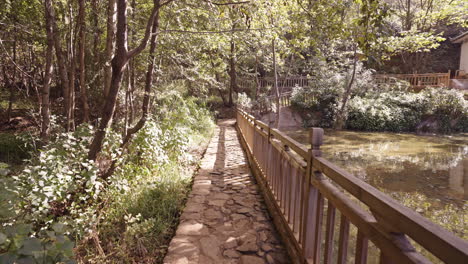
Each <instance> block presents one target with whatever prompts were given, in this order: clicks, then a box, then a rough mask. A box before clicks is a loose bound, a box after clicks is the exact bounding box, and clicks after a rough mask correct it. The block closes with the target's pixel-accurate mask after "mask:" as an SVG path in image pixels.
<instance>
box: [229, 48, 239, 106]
mask: <svg viewBox="0 0 468 264" xmlns="http://www.w3.org/2000/svg"><path fill="white" fill-rule="evenodd" d="M229 77H230V81H231V82H230V85H229V106H232V105H233V100H232V93H233V92H234V91H235V90H237V73H236V45H235V43H234V40H231V57H230V58H229Z"/></svg>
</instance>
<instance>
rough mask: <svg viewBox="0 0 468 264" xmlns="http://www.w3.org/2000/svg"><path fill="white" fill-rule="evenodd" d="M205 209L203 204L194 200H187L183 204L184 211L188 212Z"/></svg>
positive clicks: (197, 211) (198, 211)
mask: <svg viewBox="0 0 468 264" xmlns="http://www.w3.org/2000/svg"><path fill="white" fill-rule="evenodd" d="M204 209H205V206H204V205H203V204H200V203H196V202H189V203H187V205H186V206H185V210H184V212H189V213H200V212H202V211H203V210H204Z"/></svg>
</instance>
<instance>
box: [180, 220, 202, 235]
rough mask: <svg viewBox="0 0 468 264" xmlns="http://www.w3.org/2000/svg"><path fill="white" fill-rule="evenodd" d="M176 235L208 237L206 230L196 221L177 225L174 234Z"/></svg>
mask: <svg viewBox="0 0 468 264" xmlns="http://www.w3.org/2000/svg"><path fill="white" fill-rule="evenodd" d="M176 234H177V235H188V236H206V235H208V228H207V227H206V226H205V225H204V224H201V223H199V222H197V221H194V220H189V221H187V222H183V223H181V224H180V225H179V228H178V229H177V232H176Z"/></svg>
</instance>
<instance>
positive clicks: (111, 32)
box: [104, 0, 117, 99]
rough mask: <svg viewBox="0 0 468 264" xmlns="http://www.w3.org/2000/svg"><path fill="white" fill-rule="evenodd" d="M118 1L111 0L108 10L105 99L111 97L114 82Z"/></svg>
mask: <svg viewBox="0 0 468 264" xmlns="http://www.w3.org/2000/svg"><path fill="white" fill-rule="evenodd" d="M116 7H117V6H116V0H109V6H108V9H107V39H106V64H105V66H104V99H106V97H107V96H108V95H109V89H110V86H111V82H112V68H113V66H112V57H113V56H114V48H115V41H114V40H115V32H116V14H117V13H116Z"/></svg>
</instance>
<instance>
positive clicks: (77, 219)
mask: <svg viewBox="0 0 468 264" xmlns="http://www.w3.org/2000/svg"><path fill="white" fill-rule="evenodd" d="M158 100H159V102H158V108H157V109H154V110H153V111H152V115H151V118H150V119H149V120H148V121H147V123H146V125H145V126H144V128H143V129H141V130H140V131H139V132H138V133H137V134H136V135H135V136H134V138H133V140H132V142H131V144H130V145H129V147H128V148H127V149H121V148H120V147H119V142H121V140H122V136H121V135H120V133H116V132H115V131H113V130H111V131H109V133H108V136H107V137H106V140H105V143H104V145H103V151H102V153H101V154H100V156H99V158H98V160H97V161H96V162H92V161H89V160H87V155H86V154H87V152H88V146H89V143H90V141H91V139H92V135H93V128H92V127H90V126H89V125H82V126H80V127H78V128H77V129H76V131H74V132H70V133H60V134H58V135H57V136H56V137H54V138H52V139H51V141H50V143H49V144H48V145H46V146H43V147H41V149H40V150H39V152H38V153H35V154H34V153H33V154H34V155H33V157H32V158H31V159H29V160H28V161H27V162H26V165H25V168H24V170H23V171H22V172H21V173H19V174H18V175H14V176H12V175H9V176H8V177H6V178H1V180H2V183H8V185H5V186H4V187H2V189H1V191H2V194H0V206H1V207H0V211H2V212H8V213H5V214H4V213H2V214H1V216H2V218H1V219H0V220H1V226H0V263H14V262H15V261H16V262H25V263H26V262H28V263H36V262H37V263H56V262H63V263H73V262H78V263H159V262H161V261H162V258H163V257H164V255H165V251H166V249H167V244H168V242H169V240H170V238H171V236H172V234H173V232H174V228H175V226H176V225H177V221H178V216H179V213H180V209H181V208H182V206H183V203H184V200H185V199H186V196H187V191H188V190H189V187H190V184H191V176H192V174H193V172H194V170H195V169H196V168H197V162H198V158H199V156H200V153H201V151H202V150H203V148H204V147H205V146H206V143H207V141H208V139H209V138H210V136H211V134H212V131H213V128H214V123H213V119H212V115H211V113H210V112H209V111H208V110H207V109H206V107H205V106H204V105H200V104H199V103H197V100H196V99H194V98H183V97H182V96H180V95H179V94H178V93H171V92H167V93H164V94H162V95H160V96H159V97H158ZM116 126H119V124H116ZM111 160H116V161H117V165H118V167H117V170H116V171H115V172H114V174H113V175H112V176H111V177H110V178H108V179H103V178H101V177H100V175H101V174H100V171H101V170H102V168H105V167H106V166H108V164H109V162H110V161H111Z"/></svg>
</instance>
